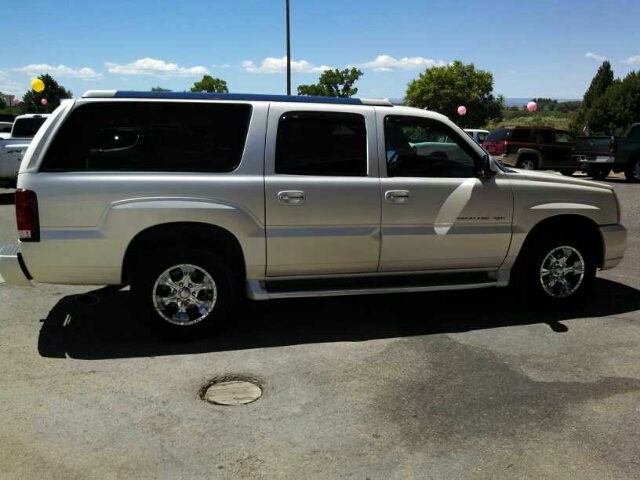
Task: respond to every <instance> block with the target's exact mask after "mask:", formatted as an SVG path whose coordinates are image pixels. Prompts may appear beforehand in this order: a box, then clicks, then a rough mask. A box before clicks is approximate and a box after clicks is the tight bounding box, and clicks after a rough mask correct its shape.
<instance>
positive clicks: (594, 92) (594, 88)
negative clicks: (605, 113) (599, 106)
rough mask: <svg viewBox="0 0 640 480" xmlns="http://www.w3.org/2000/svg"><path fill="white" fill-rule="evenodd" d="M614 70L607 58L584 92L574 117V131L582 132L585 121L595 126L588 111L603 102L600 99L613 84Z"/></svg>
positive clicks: (572, 123)
mask: <svg viewBox="0 0 640 480" xmlns="http://www.w3.org/2000/svg"><path fill="white" fill-rule="evenodd" d="M613 82H614V80H613V70H612V69H611V64H610V63H609V61H608V60H605V61H604V62H603V63H602V65H600V68H598V71H597V72H596V74H595V75H594V77H593V79H592V80H591V85H589V88H588V89H587V91H586V92H585V94H584V97H583V99H582V105H581V106H580V109H579V110H578V112H577V113H576V114H575V116H574V117H573V119H572V121H571V124H570V128H571V130H573V131H574V132H580V131H581V130H582V128H583V127H584V125H585V123H589V127H590V128H593V126H592V125H591V122H590V121H589V120H588V119H587V116H588V114H587V112H588V111H589V110H590V109H591V108H592V107H593V106H594V105H595V104H596V103H601V101H600V99H601V98H602V97H604V95H605V93H606V91H607V90H608V88H609V87H610V86H611V85H612V84H613Z"/></svg>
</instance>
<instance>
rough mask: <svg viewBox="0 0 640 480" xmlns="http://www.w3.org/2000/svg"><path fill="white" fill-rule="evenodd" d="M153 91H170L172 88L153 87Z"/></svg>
mask: <svg viewBox="0 0 640 480" xmlns="http://www.w3.org/2000/svg"><path fill="white" fill-rule="evenodd" d="M151 91H152V92H170V91H171V90H169V89H168V88H162V87H151Z"/></svg>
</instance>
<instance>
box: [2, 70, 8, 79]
mask: <svg viewBox="0 0 640 480" xmlns="http://www.w3.org/2000/svg"><path fill="white" fill-rule="evenodd" d="M8 76H9V73H8V72H5V71H4V70H0V80H4V79H5V78H7V77H8Z"/></svg>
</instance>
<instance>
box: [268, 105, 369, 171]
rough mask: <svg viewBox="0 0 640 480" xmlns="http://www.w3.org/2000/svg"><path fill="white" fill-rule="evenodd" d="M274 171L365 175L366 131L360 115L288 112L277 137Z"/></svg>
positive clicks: (281, 121) (283, 118)
mask: <svg viewBox="0 0 640 480" xmlns="http://www.w3.org/2000/svg"><path fill="white" fill-rule="evenodd" d="M275 171H276V173H282V174H289V175H331V176H366V175H367V133H366V128H365V124H364V117H363V116H362V115H356V114H347V113H313V112H291V113H287V114H286V115H283V116H282V118H281V119H280V124H279V126H278V138H277V140H276V165H275Z"/></svg>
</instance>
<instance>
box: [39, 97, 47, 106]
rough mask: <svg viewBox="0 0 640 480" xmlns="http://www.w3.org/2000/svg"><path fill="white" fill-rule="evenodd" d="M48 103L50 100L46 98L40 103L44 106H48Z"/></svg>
mask: <svg viewBox="0 0 640 480" xmlns="http://www.w3.org/2000/svg"><path fill="white" fill-rule="evenodd" d="M47 103H49V102H48V101H47V99H46V98H43V99H42V100H40V105H42V106H43V107H46V106H47Z"/></svg>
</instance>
